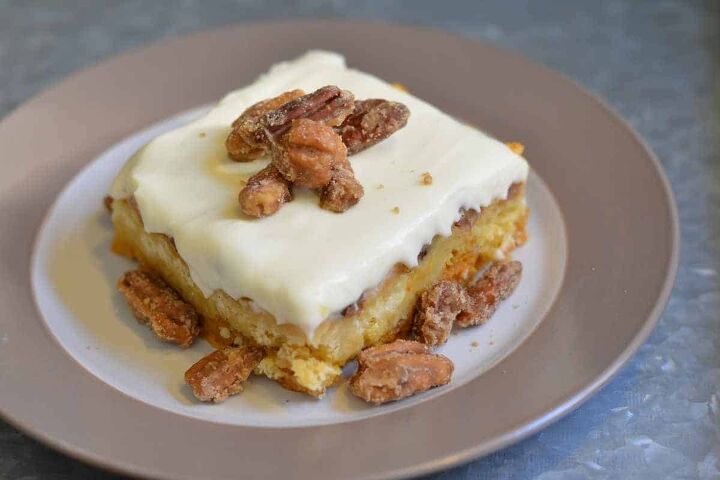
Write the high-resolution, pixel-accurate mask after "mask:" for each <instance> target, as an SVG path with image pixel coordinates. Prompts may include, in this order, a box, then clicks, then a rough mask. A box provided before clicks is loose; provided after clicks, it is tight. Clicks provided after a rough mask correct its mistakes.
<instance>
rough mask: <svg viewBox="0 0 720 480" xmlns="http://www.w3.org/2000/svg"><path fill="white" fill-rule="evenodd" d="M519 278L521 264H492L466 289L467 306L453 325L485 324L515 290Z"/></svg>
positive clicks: (509, 262)
mask: <svg viewBox="0 0 720 480" xmlns="http://www.w3.org/2000/svg"><path fill="white" fill-rule="evenodd" d="M521 277H522V263H520V262H518V261H516V260H512V261H499V262H494V263H492V264H491V265H490V267H489V268H488V269H487V270H486V271H485V273H484V274H483V276H482V277H481V278H480V279H479V280H478V281H477V282H476V283H475V284H472V285H469V286H468V287H467V292H468V297H469V301H468V305H467V307H466V308H465V309H463V311H462V312H460V314H459V315H458V316H457V319H456V320H455V324H456V325H457V326H459V327H462V328H465V327H472V326H475V325H482V324H483V323H485V322H486V321H487V320H488V319H489V318H490V317H492V315H493V314H494V313H495V310H497V307H498V305H499V304H500V302H502V301H503V300H505V299H506V298H507V297H509V296H510V294H511V293H512V292H513V290H515V287H517V285H518V283H520V279H521Z"/></svg>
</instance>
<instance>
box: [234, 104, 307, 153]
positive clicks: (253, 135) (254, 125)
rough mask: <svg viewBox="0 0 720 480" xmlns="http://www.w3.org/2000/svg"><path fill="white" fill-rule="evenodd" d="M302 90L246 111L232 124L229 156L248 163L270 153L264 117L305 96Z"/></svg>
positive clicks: (251, 107)
mask: <svg viewBox="0 0 720 480" xmlns="http://www.w3.org/2000/svg"><path fill="white" fill-rule="evenodd" d="M304 94H305V92H303V91H302V90H291V91H289V92H285V93H283V94H281V95H278V96H277V97H274V98H270V99H268V100H263V101H261V102H258V103H256V104H254V105H252V106H250V107H249V108H248V109H247V110H245V111H244V112H243V113H242V115H240V116H239V117H238V118H237V119H236V120H235V121H234V122H233V123H232V131H231V132H230V134H229V135H228V137H227V140H225V147H226V148H227V151H228V155H229V156H230V158H232V159H233V160H236V161H238V162H247V161H250V160H254V159H256V158H258V157H262V156H263V155H265V154H266V153H267V151H268V145H267V142H266V139H265V135H264V133H263V131H262V125H261V124H260V120H261V119H262V118H263V116H264V115H265V114H266V113H268V112H270V111H272V110H275V109H276V108H278V107H280V106H282V105H283V104H285V103H287V102H289V101H290V100H293V99H295V98H298V97H300V96H302V95H304Z"/></svg>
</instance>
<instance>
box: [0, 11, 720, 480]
mask: <svg viewBox="0 0 720 480" xmlns="http://www.w3.org/2000/svg"><path fill="white" fill-rule="evenodd" d="M292 17H343V18H344V17H355V18H361V19H370V20H382V21H391V22H399V23H411V24H421V25H429V26H432V27H435V28H440V29H445V30H450V31H453V32H456V33H459V34H461V35H465V36H468V37H472V38H478V39H485V40H489V41H492V42H495V43H497V44H499V45H501V46H504V47H506V48H508V49H511V50H515V51H518V52H520V53H523V54H525V55H527V56H529V57H531V58H533V59H535V60H537V61H539V62H542V63H544V64H546V65H548V66H550V67H553V68H555V69H557V70H559V71H561V72H563V73H565V74H566V75H568V76H570V77H572V78H574V79H576V80H578V81H579V82H580V83H582V84H584V85H585V86H587V87H588V88H589V89H590V90H592V91H594V92H596V93H598V94H599V95H601V96H602V97H604V98H605V99H607V100H608V102H609V103H610V105H611V106H612V107H614V108H615V109H616V110H617V111H618V112H619V113H620V114H621V115H623V116H624V117H625V118H626V119H628V120H629V121H630V123H631V124H632V125H633V126H634V127H635V128H636V129H637V130H638V131H639V132H640V133H641V134H642V135H643V136H644V137H645V138H646V139H647V141H648V142H649V144H650V146H651V147H652V148H653V150H654V151H655V152H656V153H657V155H658V156H659V158H660V160H661V162H662V163H663V165H664V166H665V168H666V170H667V172H668V175H669V176H670V180H671V182H672V184H673V188H674V191H675V195H676V198H677V202H678V204H679V207H680V216H681V222H682V237H683V245H682V254H681V264H680V270H679V274H678V279H677V283H676V287H675V290H674V293H673V296H672V298H671V300H670V303H669V305H668V308H667V310H666V312H665V314H664V316H663V318H662V320H661V322H660V324H659V326H658V328H657V329H656V330H655V332H654V333H653V334H652V336H651V337H650V339H649V340H648V342H647V343H646V344H645V345H644V346H643V347H642V348H641V350H640V352H639V353H638V354H637V356H636V357H635V358H634V359H633V360H632V361H631V363H630V364H629V365H628V366H627V367H626V368H624V369H623V371H622V372H621V373H620V374H619V375H618V376H617V377H616V378H615V380H614V381H613V382H612V383H610V384H609V385H608V386H607V387H605V388H604V389H603V390H602V391H601V392H600V393H599V394H598V395H596V396H595V397H594V398H593V399H591V400H590V401H588V402H587V403H586V404H585V405H583V406H582V407H581V408H580V409H579V410H577V411H576V412H574V413H573V414H571V415H569V416H568V417H566V418H565V419H563V420H561V421H560V422H558V423H557V424H555V425H553V426H551V427H549V428H547V429H545V430H544V431H542V432H541V433H539V434H537V435H535V436H533V437H531V438H529V439H527V440H525V441H524V442H521V443H519V444H517V445H515V446H512V447H510V448H507V449H505V450H503V451H501V452H498V453H496V454H494V455H490V456H489V457H486V458H484V459H481V460H478V461H476V462H474V463H472V464H469V465H466V466H463V467H459V468H456V469H454V470H450V471H448V472H444V473H441V474H438V475H435V476H432V477H431V478H438V479H453V480H454V479H490V478H492V479H516V478H537V479H542V480H551V479H552V480H557V479H586V478H587V479H611V478H625V479H635V478H652V479H656V478H668V479H695V478H701V479H711V478H712V479H717V478H720V464H719V463H718V461H719V459H720V428H719V424H720V356H718V353H717V352H718V351H719V350H718V347H719V346H720V240H718V237H720V215H719V212H720V145H719V137H720V135H719V133H720V128H719V127H720V83H719V82H718V79H719V78H720V76H719V75H718V73H719V71H718V70H719V68H718V67H719V63H720V35H719V33H720V1H718V0H707V1H701V0H698V1H687V2H681V1H679V0H678V1H671V0H662V1H654V0H647V1H628V2H624V1H618V0H609V1H604V2H598V1H595V0H584V1H573V0H560V1H534V2H533V1H530V0H528V1H503V0H495V1H490V2H482V3H480V2H475V1H473V0H466V1H458V2H454V1H450V0H445V1H443V2H437V1H435V0H427V1H426V0H423V1H410V0H408V1H399V2H382V1H368V2H353V1H352V0H328V1H323V0H307V1H305V2H302V4H301V2H297V1H290V0H287V1H281V2H264V1H262V0H254V1H253V0H238V1H229V0H228V1H223V2H212V3H211V2H204V1H201V0H185V1H183V2H171V1H154V2H147V1H142V0H137V1H126V2H116V1H107V2H92V1H82V0H66V1H63V2H52V1H37V2H23V1H15V2H13V1H10V2H8V1H2V0H0V116H2V115H4V114H6V113H8V112H9V111H10V110H12V109H13V108H14V107H16V106H18V105H19V104H20V103H21V102H23V101H24V100H26V99H27V98H29V97H30V96H32V95H33V94H35V93H37V92H38V91H40V90H42V89H43V88H45V87H47V86H49V85H50V84H52V83H53V82H55V81H57V80H59V79H61V78H62V77H64V76H65V75H67V74H69V73H71V72H73V71H76V70H78V69H80V68H82V67H85V66H86V65H89V64H92V63H93V62H96V61H98V60H100V59H103V58H105V57H108V56H110V55H112V54H115V53H117V52H121V51H124V50H127V49H128V48H132V47H136V46H139V45H142V44H145V43H148V42H151V41H154V40H157V39H160V38H165V37H169V36H174V35H179V34H183V33H186V32H192V31H196V30H200V29H206V28H211V27H214V26H219V25H224V24H228V23H235V22H252V21H256V20H261V19H285V18H292ZM5 161H11V160H7V159H6V160H5ZM0 388H2V386H1V385H0ZM0 478H2V479H6V478H7V479H31V478H32V479H34V478H43V479H45V478H52V479H67V478H93V479H98V478H116V477H115V476H113V475H110V474H106V473H104V472H101V471H98V470H96V469H93V468H91V467H88V466H85V465H82V464H80V463H78V462H76V461H74V460H71V459H68V458H66V457H64V456H62V455H60V454H57V453H55V452H53V451H51V450H49V449H48V448H46V447H44V446H42V445H40V444H38V443H37V442H35V441H34V440H31V439H29V438H28V437H26V436H25V435H23V434H21V433H19V432H17V431H15V430H14V429H13V428H12V427H10V426H8V425H6V424H3V423H2V422H0Z"/></svg>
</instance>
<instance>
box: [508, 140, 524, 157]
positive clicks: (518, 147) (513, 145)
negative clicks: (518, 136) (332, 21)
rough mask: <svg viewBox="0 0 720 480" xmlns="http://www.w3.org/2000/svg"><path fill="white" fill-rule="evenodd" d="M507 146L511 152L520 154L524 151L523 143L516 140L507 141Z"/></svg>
mask: <svg viewBox="0 0 720 480" xmlns="http://www.w3.org/2000/svg"><path fill="white" fill-rule="evenodd" d="M507 146H508V148H509V149H510V150H512V151H513V153H515V154H517V155H522V154H523V153H524V152H525V145H523V144H522V143H518V142H509V143H507Z"/></svg>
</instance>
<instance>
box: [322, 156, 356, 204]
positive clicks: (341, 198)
mask: <svg viewBox="0 0 720 480" xmlns="http://www.w3.org/2000/svg"><path fill="white" fill-rule="evenodd" d="M364 194H365V190H364V189H363V186H362V185H361V184H360V182H358V181H357V179H356V178H355V174H354V173H353V171H352V166H350V162H348V161H347V160H346V161H345V162H342V163H340V164H337V165H335V166H334V167H333V173H332V177H331V178H330V182H329V183H328V184H327V185H326V186H325V187H323V188H322V190H320V207H321V208H324V209H325V210H330V211H331V212H337V213H342V212H344V211H345V210H347V209H348V208H350V207H352V206H353V205H355V204H356V203H357V202H359V201H360V199H361V198H362V196H363V195H364Z"/></svg>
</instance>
